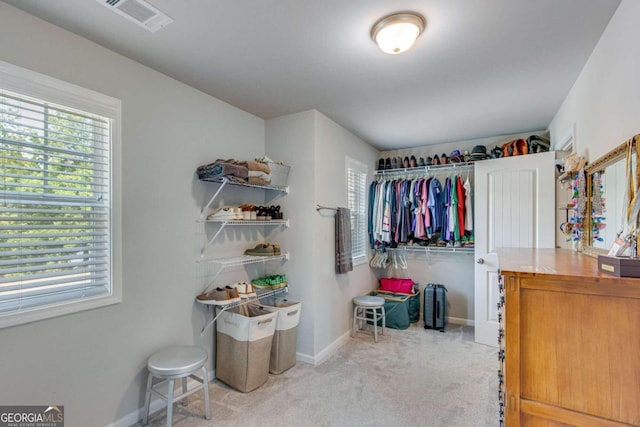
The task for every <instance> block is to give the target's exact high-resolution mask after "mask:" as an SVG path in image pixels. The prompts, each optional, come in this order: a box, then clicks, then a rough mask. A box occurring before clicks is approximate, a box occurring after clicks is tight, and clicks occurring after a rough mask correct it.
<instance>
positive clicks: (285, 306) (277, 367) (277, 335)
mask: <svg viewBox="0 0 640 427" xmlns="http://www.w3.org/2000/svg"><path fill="white" fill-rule="evenodd" d="M261 306H262V307H264V309H265V310H268V311H271V312H277V313H278V316H277V320H276V330H275V332H274V334H273V344H272V345H271V358H270V362H269V372H271V373H272V374H281V373H283V372H284V371H286V370H287V369H289V368H292V367H294V366H295V365H296V340H297V335H298V324H299V323H300V310H301V308H302V304H301V303H299V302H296V301H289V300H287V299H281V298H272V299H266V300H261Z"/></svg>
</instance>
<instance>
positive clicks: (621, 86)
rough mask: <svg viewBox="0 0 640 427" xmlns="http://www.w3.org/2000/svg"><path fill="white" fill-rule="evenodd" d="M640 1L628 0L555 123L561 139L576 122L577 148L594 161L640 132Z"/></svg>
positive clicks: (557, 139)
mask: <svg viewBox="0 0 640 427" xmlns="http://www.w3.org/2000/svg"><path fill="white" fill-rule="evenodd" d="M639 19H640V2H638V1H637V0H623V1H622V2H621V3H620V6H619V7H618V10H617V11H616V12H615V14H614V15H613V17H612V18H611V21H610V22H609V25H608V26H607V28H606V30H605V31H604V33H603V34H602V37H601V38H600V41H599V42H598V44H597V45H596V47H595V49H594V51H593V53H592V54H591V57H590V58H589V60H588V61H587V63H586V64H585V66H584V68H583V70H582V72H581V73H580V76H579V77H578V79H577V80H576V82H575V84H574V85H573V88H572V89H571V91H570V92H569V95H568V96H567V98H566V99H565V100H564V102H563V104H562V106H561V108H560V109H559V110H558V113H557V114H556V116H555V117H554V118H553V120H552V122H551V124H550V125H549V131H550V133H551V138H552V140H553V141H554V143H559V142H560V141H561V140H562V139H563V138H564V137H565V135H566V134H567V133H568V131H569V129H571V127H572V126H573V124H574V123H575V126H576V140H575V142H574V151H576V152H577V153H579V154H580V155H586V156H587V158H588V159H589V160H591V161H594V160H596V159H597V158H598V157H600V156H602V155H603V154H605V153H606V152H607V151H609V150H611V149H612V148H615V147H617V146H618V145H620V144H622V143H623V142H624V141H626V140H627V139H629V138H630V137H632V136H633V135H635V134H637V133H640V120H639V119H638V118H639V117H640V102H638V99H640V43H638V20H639Z"/></svg>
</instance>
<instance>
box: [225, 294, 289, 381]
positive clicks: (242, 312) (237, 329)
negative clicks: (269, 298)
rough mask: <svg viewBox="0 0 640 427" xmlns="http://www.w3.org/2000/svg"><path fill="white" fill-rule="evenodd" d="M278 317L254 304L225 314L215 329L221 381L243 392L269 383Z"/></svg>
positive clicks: (230, 310)
mask: <svg viewBox="0 0 640 427" xmlns="http://www.w3.org/2000/svg"><path fill="white" fill-rule="evenodd" d="M277 315H278V313H277V312H270V311H267V310H264V309H262V308H260V307H259V306H257V305H256V306H254V305H251V304H247V305H245V306H241V307H236V308H232V309H229V310H226V311H224V312H222V314H221V315H220V317H219V318H218V320H217V330H216V377H217V378H218V379H219V380H220V381H222V382H224V383H225V384H227V385H229V386H231V387H233V388H235V389H236V390H238V391H241V392H243V393H247V392H250V391H253V390H255V389H257V388H258V387H260V386H261V385H263V384H264V383H266V382H267V380H268V379H269V357H270V354H271V343H272V340H273V333H274V331H275V327H276V317H277Z"/></svg>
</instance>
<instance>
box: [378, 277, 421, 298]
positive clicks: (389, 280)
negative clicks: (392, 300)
mask: <svg viewBox="0 0 640 427" xmlns="http://www.w3.org/2000/svg"><path fill="white" fill-rule="evenodd" d="M412 288H413V280H411V279H398V278H395V277H383V278H382V279H380V290H381V291H388V292H400V293H403V294H411V293H413V292H412Z"/></svg>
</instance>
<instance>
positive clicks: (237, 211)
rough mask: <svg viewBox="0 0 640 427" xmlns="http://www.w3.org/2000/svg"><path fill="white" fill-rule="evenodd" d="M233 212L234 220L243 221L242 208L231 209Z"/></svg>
mask: <svg viewBox="0 0 640 427" xmlns="http://www.w3.org/2000/svg"><path fill="white" fill-rule="evenodd" d="M233 211H234V212H235V214H236V220H242V219H244V216H243V215H242V208H233Z"/></svg>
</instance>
